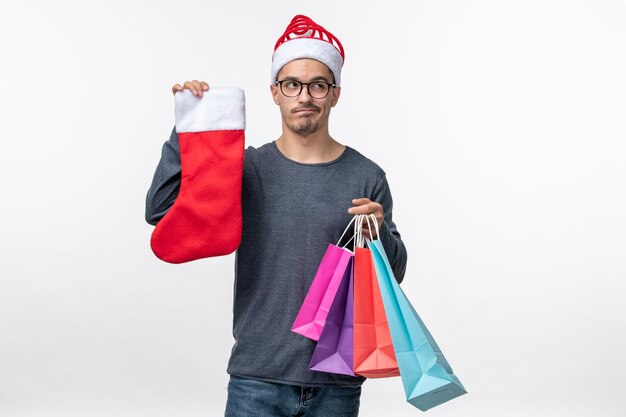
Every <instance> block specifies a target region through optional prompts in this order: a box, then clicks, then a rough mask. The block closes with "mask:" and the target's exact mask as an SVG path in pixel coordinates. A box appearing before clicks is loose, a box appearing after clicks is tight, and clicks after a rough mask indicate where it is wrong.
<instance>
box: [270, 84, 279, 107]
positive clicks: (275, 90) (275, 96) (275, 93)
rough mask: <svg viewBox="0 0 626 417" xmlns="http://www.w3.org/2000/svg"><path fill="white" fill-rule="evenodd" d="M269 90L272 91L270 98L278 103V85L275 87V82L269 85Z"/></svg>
mask: <svg viewBox="0 0 626 417" xmlns="http://www.w3.org/2000/svg"><path fill="white" fill-rule="evenodd" d="M270 91H271V93H272V98H273V99H274V103H276V104H277V105H278V87H276V84H271V85H270Z"/></svg>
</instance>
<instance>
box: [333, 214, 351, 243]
mask: <svg viewBox="0 0 626 417" xmlns="http://www.w3.org/2000/svg"><path fill="white" fill-rule="evenodd" d="M355 219H356V216H355V217H352V220H350V223H348V225H347V226H346V228H345V229H344V230H343V233H342V234H341V237H340V238H339V240H338V241H337V245H336V246H339V244H340V243H341V239H343V237H344V236H345V234H346V232H347V231H348V229H349V228H350V226H351V225H352V223H353V222H354V220H355ZM352 239H354V236H352V237H351V238H350V240H348V241H347V242H346V244H345V245H343V246H342V248H345V247H346V246H348V244H349V243H350V242H351V241H352Z"/></svg>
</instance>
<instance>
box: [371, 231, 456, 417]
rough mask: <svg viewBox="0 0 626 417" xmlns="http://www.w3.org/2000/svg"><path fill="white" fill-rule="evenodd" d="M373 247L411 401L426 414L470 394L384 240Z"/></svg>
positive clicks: (388, 316) (398, 355)
mask: <svg viewBox="0 0 626 417" xmlns="http://www.w3.org/2000/svg"><path fill="white" fill-rule="evenodd" d="M374 224H375V225H376V220H375V219H374ZM369 248H370V250H371V252H372V259H373V263H374V267H375V269H376V276H377V277H378V283H379V286H380V292H381V294H382V298H383V304H384V306H385V313H386V314H387V320H388V322H389V330H390V332H391V339H392V341H393V348H394V351H395V354H396V359H397V360H398V367H399V368H400V377H401V378H402V384H403V385H404V391H405V393H406V398H407V401H408V402H409V403H410V404H412V405H413V406H415V407H417V408H419V409H420V410H422V411H426V410H428V409H430V408H432V407H435V406H437V405H439V404H442V403H444V402H446V401H449V400H451V399H453V398H456V397H458V396H460V395H463V394H465V393H467V391H466V390H465V388H464V387H463V385H462V384H461V382H460V381H459V379H458V378H457V377H456V376H455V375H454V373H453V371H452V368H451V367H450V365H449V364H448V361H447V360H446V358H445V357H444V356H443V354H442V353H441V349H439V346H437V343H436V342H435V340H434V339H433V337H432V336H431V335H430V332H429V331H428V329H427V328H426V326H425V325H424V322H422V320H421V319H420V317H419V316H418V315H417V312H416V311H415V309H414V308H413V306H412V305H411V303H410V302H409V300H408V299H407V298H406V295H405V294H404V292H403V291H402V289H401V288H400V286H399V285H398V282H397V281H396V279H395V278H394V275H393V271H392V269H391V265H390V264H389V260H388V259H387V255H386V254H385V250H384V249H383V246H382V243H381V242H380V240H373V241H372V242H370V243H369Z"/></svg>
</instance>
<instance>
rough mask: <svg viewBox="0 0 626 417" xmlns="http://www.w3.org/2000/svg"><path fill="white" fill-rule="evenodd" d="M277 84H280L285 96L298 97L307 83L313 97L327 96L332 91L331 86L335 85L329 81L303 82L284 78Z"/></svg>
mask: <svg viewBox="0 0 626 417" xmlns="http://www.w3.org/2000/svg"><path fill="white" fill-rule="evenodd" d="M276 84H278V85H280V91H281V92H282V93H283V94H284V95H285V97H290V98H294V97H298V96H299V95H300V93H301V92H302V88H303V87H304V86H305V85H306V88H307V91H308V92H309V95H310V96H311V97H313V98H326V96H327V95H328V93H329V92H330V88H331V87H335V84H331V83H327V82H325V81H313V82H310V83H301V82H300V81H296V80H282V81H276Z"/></svg>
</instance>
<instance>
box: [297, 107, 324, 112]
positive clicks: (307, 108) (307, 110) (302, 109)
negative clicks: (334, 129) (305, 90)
mask: <svg viewBox="0 0 626 417" xmlns="http://www.w3.org/2000/svg"><path fill="white" fill-rule="evenodd" d="M316 111H318V109H316V108H313V107H301V108H297V109H293V110H292V112H293V113H307V112H316Z"/></svg>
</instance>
